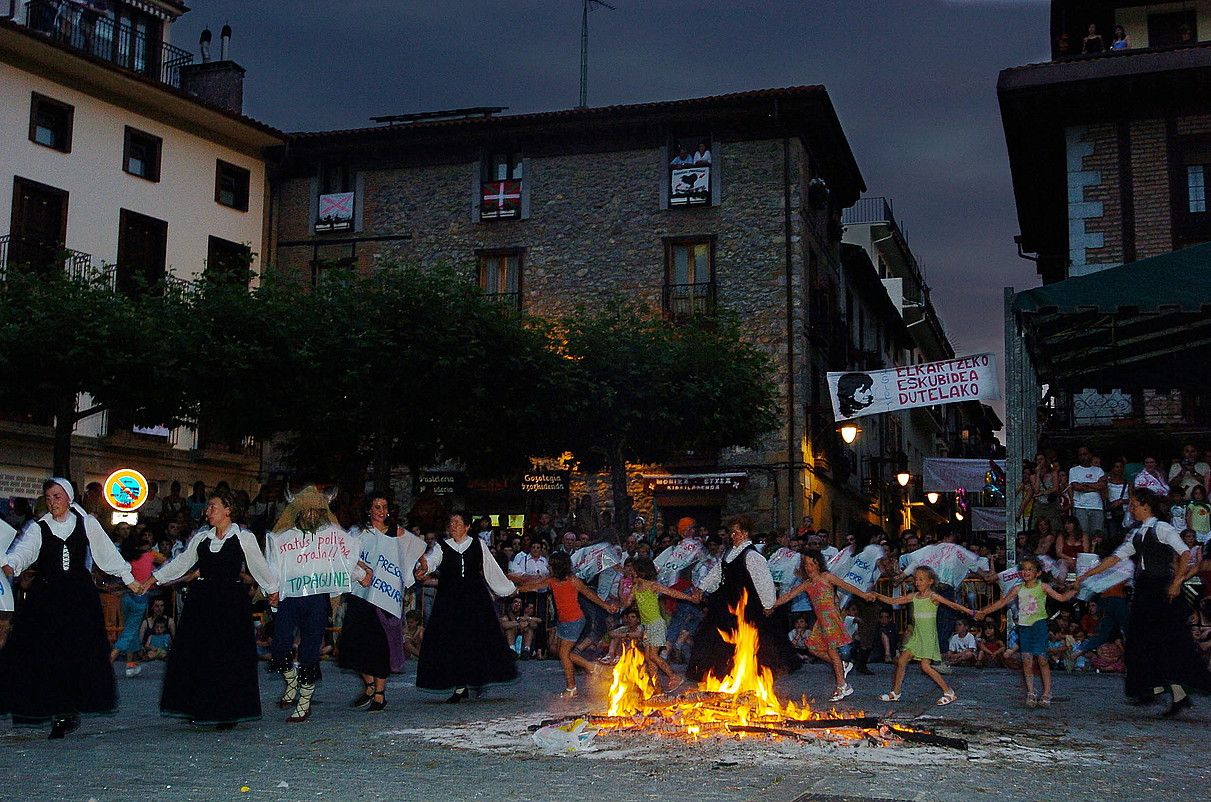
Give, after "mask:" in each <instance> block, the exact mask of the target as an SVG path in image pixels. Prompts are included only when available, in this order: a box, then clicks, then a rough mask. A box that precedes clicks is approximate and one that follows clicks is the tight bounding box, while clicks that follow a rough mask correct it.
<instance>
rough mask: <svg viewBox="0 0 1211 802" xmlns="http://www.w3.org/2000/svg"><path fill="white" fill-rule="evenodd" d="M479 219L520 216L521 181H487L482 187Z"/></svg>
mask: <svg viewBox="0 0 1211 802" xmlns="http://www.w3.org/2000/svg"><path fill="white" fill-rule="evenodd" d="M481 186H482V192H483V198H482V200H481V203H480V207H479V208H480V217H481V218H482V219H484V220H490V219H496V218H504V217H519V216H521V181H487V182H484V183H483V184H482V185H481Z"/></svg>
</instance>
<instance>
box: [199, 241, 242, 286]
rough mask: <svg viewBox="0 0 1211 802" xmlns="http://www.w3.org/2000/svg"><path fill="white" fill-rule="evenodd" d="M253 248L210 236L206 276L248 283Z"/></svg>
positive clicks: (207, 249)
mask: <svg viewBox="0 0 1211 802" xmlns="http://www.w3.org/2000/svg"><path fill="white" fill-rule="evenodd" d="M251 265H252V249H251V248H249V247H248V246H247V245H241V244H240V243H238V242H231V241H229V240H225V239H220V238H219V237H210V238H209V240H208V241H207V244H206V277H207V278H210V279H215V280H218V281H231V282H234V283H237V284H247V283H248V273H249V270H250V267H251Z"/></svg>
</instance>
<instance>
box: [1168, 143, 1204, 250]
mask: <svg viewBox="0 0 1211 802" xmlns="http://www.w3.org/2000/svg"><path fill="white" fill-rule="evenodd" d="M1169 153H1170V182H1171V191H1172V196H1171V197H1172V204H1173V240H1174V243H1173V247H1174V248H1185V247H1188V246H1190V245H1197V244H1198V243H1201V242H1207V241H1211V214H1209V213H1208V211H1209V207H1208V205H1207V203H1208V198H1207V190H1208V186H1207V185H1208V182H1209V179H1211V137H1208V136H1201V135H1198V136H1182V137H1174V138H1173V139H1172V140H1171V142H1170V148H1169Z"/></svg>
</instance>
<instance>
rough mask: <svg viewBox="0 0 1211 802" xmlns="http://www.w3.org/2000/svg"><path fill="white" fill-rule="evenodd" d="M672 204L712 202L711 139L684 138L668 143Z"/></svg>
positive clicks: (692, 204) (699, 204)
mask: <svg viewBox="0 0 1211 802" xmlns="http://www.w3.org/2000/svg"><path fill="white" fill-rule="evenodd" d="M668 157H669V158H668V163H669V206H709V205H710V203H711V139H710V137H708V136H692V137H682V138H680V139H676V140H674V141H673V142H672V143H671V144H670V146H669V153H668Z"/></svg>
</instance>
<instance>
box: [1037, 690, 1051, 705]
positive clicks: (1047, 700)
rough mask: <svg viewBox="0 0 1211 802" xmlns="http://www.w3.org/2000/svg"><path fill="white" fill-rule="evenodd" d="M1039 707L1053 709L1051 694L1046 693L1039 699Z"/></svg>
mask: <svg viewBox="0 0 1211 802" xmlns="http://www.w3.org/2000/svg"><path fill="white" fill-rule="evenodd" d="M1039 707H1051V694H1049V693H1045V694H1043V695H1042V697H1040V698H1039Z"/></svg>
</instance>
